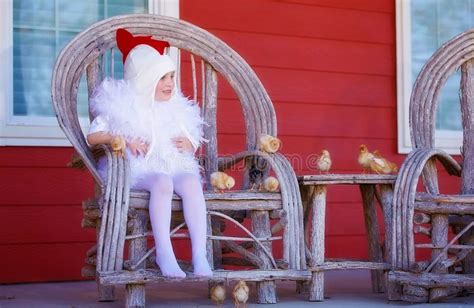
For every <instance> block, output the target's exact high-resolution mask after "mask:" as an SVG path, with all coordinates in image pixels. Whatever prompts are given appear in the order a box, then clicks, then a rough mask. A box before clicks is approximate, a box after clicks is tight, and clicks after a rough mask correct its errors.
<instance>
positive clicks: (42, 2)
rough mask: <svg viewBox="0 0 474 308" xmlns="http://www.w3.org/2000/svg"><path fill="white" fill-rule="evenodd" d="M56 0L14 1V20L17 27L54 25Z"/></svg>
mask: <svg viewBox="0 0 474 308" xmlns="http://www.w3.org/2000/svg"><path fill="white" fill-rule="evenodd" d="M54 11H55V6H54V1H51V0H15V1H13V20H14V23H15V26H16V27H22V26H28V27H31V26H34V27H54V23H55V22H56V20H55V17H54Z"/></svg>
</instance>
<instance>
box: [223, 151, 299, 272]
mask: <svg viewBox="0 0 474 308" xmlns="http://www.w3.org/2000/svg"><path fill="white" fill-rule="evenodd" d="M255 156H256V157H261V158H263V159H265V160H266V161H267V162H268V163H269V164H270V167H271V168H272V169H273V170H274V171H275V173H276V176H277V179H278V181H279V182H280V188H281V195H282V201H283V202H282V203H283V208H284V210H286V211H287V212H288V225H287V227H286V228H285V232H284V234H285V236H284V238H283V243H284V244H283V248H284V250H283V254H284V258H285V260H288V261H289V264H290V266H291V267H294V268H297V269H304V268H306V261H305V257H304V256H305V244H304V234H303V205H302V202H301V195H300V191H299V186H298V182H297V179H296V174H295V173H294V170H293V168H292V166H291V165H290V163H289V162H288V160H287V159H286V158H285V157H284V156H283V155H282V154H280V153H278V152H277V153H271V154H270V153H266V152H263V151H257V150H254V151H243V152H240V153H237V154H235V155H233V156H231V157H224V158H221V159H220V162H219V168H224V167H229V166H231V165H233V164H235V163H237V162H238V161H241V160H243V159H245V158H248V157H255Z"/></svg>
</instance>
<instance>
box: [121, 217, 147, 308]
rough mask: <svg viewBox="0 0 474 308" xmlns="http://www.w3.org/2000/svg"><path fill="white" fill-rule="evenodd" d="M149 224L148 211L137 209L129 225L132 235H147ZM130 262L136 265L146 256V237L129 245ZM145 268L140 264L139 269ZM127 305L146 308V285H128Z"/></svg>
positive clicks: (134, 240)
mask: <svg viewBox="0 0 474 308" xmlns="http://www.w3.org/2000/svg"><path fill="white" fill-rule="evenodd" d="M147 222H148V211H146V210H139V209H137V210H136V211H135V212H134V215H133V217H132V218H131V220H130V221H129V225H132V228H131V229H132V232H131V234H130V235H135V234H142V233H145V232H146V231H147V230H146V225H147ZM128 248H129V252H128V255H129V260H130V263H131V264H134V263H136V262H137V261H138V260H140V259H141V258H142V257H143V255H145V253H146V250H147V246H146V237H139V238H135V239H132V240H130V244H129V247H128ZM143 268H145V262H143V263H142V264H140V266H138V268H137V269H143ZM125 297H126V304H125V306H126V307H127V308H129V307H130V308H131V307H137V308H138V307H145V284H144V283H143V284H141V283H140V284H127V285H126V295H125Z"/></svg>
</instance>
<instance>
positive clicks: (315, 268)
mask: <svg viewBox="0 0 474 308" xmlns="http://www.w3.org/2000/svg"><path fill="white" fill-rule="evenodd" d="M396 178H397V176H396V175H378V174H324V175H305V176H300V177H298V181H299V185H300V191H301V195H302V200H303V206H304V221H305V226H304V228H305V235H308V234H310V237H309V239H308V238H307V236H305V238H306V243H307V246H309V247H310V248H309V249H307V252H308V258H307V260H308V263H309V269H310V271H311V273H312V274H311V276H312V277H311V286H310V294H309V300H310V301H323V300H324V271H326V270H335V269H371V278H372V291H373V292H376V293H380V292H385V291H386V285H385V279H384V273H383V270H387V269H389V267H390V266H389V264H388V263H386V262H384V256H383V251H382V247H381V244H380V234H379V225H378V222H377V213H376V208H375V200H376V199H378V200H379V203H380V204H381V206H382V211H383V214H384V215H383V216H384V221H385V226H386V228H385V250H386V251H385V253H386V256H389V255H390V251H389V250H390V239H391V233H392V229H391V227H390V225H391V219H392V218H391V217H392V211H391V205H392V197H393V185H394V184H395V181H396ZM328 185H359V188H360V191H361V194H362V203H363V207H364V219H365V228H366V230H367V237H368V242H369V261H367V262H360V261H339V262H327V261H326V260H325V256H324V254H325V252H324V242H325V239H324V237H325V218H326V190H327V186H328ZM310 219H311V224H310ZM310 226H312V229H311V230H310ZM308 242H309V245H308Z"/></svg>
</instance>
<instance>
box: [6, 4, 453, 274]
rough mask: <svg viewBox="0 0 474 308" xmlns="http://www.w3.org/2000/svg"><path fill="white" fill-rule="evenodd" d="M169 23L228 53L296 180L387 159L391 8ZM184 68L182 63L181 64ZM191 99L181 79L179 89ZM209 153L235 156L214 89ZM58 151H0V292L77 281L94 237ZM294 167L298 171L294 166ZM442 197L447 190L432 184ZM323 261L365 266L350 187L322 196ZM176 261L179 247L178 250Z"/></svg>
mask: <svg viewBox="0 0 474 308" xmlns="http://www.w3.org/2000/svg"><path fill="white" fill-rule="evenodd" d="M180 5H181V7H180V15H181V18H182V19H184V20H186V21H189V22H191V23H194V24H196V25H198V26H200V27H202V28H204V29H207V30H209V31H210V32H212V33H214V34H215V35H216V36H218V37H219V38H221V39H223V40H224V41H225V42H227V43H228V44H229V45H230V46H231V47H232V48H233V49H235V50H236V51H237V52H239V53H240V54H241V55H242V57H243V58H244V59H246V60H247V62H248V63H249V64H250V65H251V66H252V68H253V69H254V70H255V72H256V73H257V75H258V76H259V77H260V79H261V81H262V83H263V85H264V86H265V88H266V89H267V91H268V93H269V95H270V97H271V98H272V100H273V102H274V105H275V110H276V113H277V119H278V132H279V136H280V137H281V139H282V140H283V152H284V153H285V154H286V155H287V156H288V157H290V158H291V161H292V162H293V164H294V166H295V168H296V172H297V173H298V174H310V173H314V172H315V170H314V169H312V168H311V167H310V166H308V164H307V163H305V161H306V159H308V157H309V156H310V155H311V154H314V153H318V152H319V151H320V150H321V149H323V148H326V149H328V150H329V151H330V152H331V153H332V156H333V161H334V167H333V172H344V173H347V172H359V171H360V168H359V166H358V165H357V148H358V146H359V144H361V143H365V144H367V145H368V146H369V148H370V149H379V150H380V151H381V152H382V153H384V154H385V155H386V156H388V158H390V159H392V160H394V161H396V162H397V163H400V162H401V161H402V160H403V158H404V156H402V155H398V154H396V148H397V146H396V143H397V142H396V137H397V136H396V131H397V129H396V128H397V127H396V76H395V64H396V56H395V46H396V45H395V1H394V0H377V1H373V0H287V1H269V0H268V1H254V0H240V1H219V0H194V1H181V2H180ZM183 67H184V68H185V69H186V67H189V63H188V64H186V63H184V64H183ZM183 78H184V79H183V81H184V85H183V88H184V89H185V92H186V94H188V95H192V92H191V91H190V89H191V85H190V81H189V79H186V78H189V77H183ZM219 95H220V100H219V108H218V116H219V118H218V125H219V129H220V134H219V136H218V137H219V147H220V150H221V151H222V153H233V152H236V151H240V150H242V149H243V148H244V146H245V141H244V136H243V127H244V126H243V120H242V118H241V114H242V112H241V111H240V110H239V109H238V108H239V106H238V103H237V101H236V97H235V95H234V94H233V93H232V90H231V89H230V87H229V86H228V85H226V84H225V83H221V86H220V88H219ZM71 154H72V150H71V149H70V148H37V147H0V196H1V197H0V217H1V218H2V223H0V260H1V261H2V264H4V265H6V266H4V269H3V270H2V271H0V283H2V282H3V283H4V282H27V281H53V280H73V279H81V276H80V269H81V267H82V265H83V260H84V258H85V252H86V251H87V249H88V248H89V247H90V245H91V242H92V240H93V239H94V236H95V234H94V231H93V230H89V229H82V228H81V227H80V221H81V207H80V202H81V200H83V199H86V198H88V197H89V196H90V195H91V194H92V190H93V189H92V180H91V177H90V176H89V174H88V173H87V172H80V171H77V170H71V169H68V168H66V167H65V165H66V163H67V162H68V161H69V158H70V156H71ZM297 157H300V159H299V160H297V159H296V158H297ZM441 183H442V184H444V186H445V187H446V188H445V189H446V190H454V186H453V185H452V181H448V180H447V179H445V178H443V179H442V181H441ZM328 202H329V204H328V209H327V214H328V219H327V227H326V231H327V234H328V236H327V244H326V248H327V252H328V255H329V256H330V257H337V258H340V257H351V258H359V259H360V258H366V257H367V252H366V251H367V249H366V246H367V244H366V240H365V230H364V223H363V214H362V211H361V203H360V196H359V190H358V188H357V187H350V186H338V187H330V188H329V194H328ZM175 247H178V248H180V252H179V255H186V254H187V250H188V249H187V247H188V244H187V243H185V241H178V242H177V244H176V246H175Z"/></svg>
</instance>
